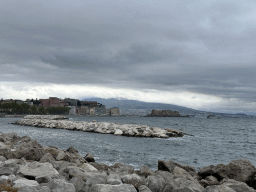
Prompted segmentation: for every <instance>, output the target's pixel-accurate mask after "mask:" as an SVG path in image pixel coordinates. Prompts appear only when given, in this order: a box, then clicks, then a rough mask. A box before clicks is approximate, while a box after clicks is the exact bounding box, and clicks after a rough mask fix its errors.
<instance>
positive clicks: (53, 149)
mask: <svg viewBox="0 0 256 192" xmlns="http://www.w3.org/2000/svg"><path fill="white" fill-rule="evenodd" d="M44 151H45V153H50V154H52V156H53V158H54V159H56V157H57V156H58V154H59V153H60V152H61V150H60V149H58V148H56V147H44Z"/></svg>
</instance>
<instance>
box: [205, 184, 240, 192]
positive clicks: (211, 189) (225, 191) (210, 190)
mask: <svg viewBox="0 0 256 192" xmlns="http://www.w3.org/2000/svg"><path fill="white" fill-rule="evenodd" d="M203 192H236V191H234V190H233V189H231V188H230V187H228V186H222V185H212V186H208V187H206V188H205V189H204V190H203ZM241 192H242V191H241ZM243 192H244V191H243Z"/></svg>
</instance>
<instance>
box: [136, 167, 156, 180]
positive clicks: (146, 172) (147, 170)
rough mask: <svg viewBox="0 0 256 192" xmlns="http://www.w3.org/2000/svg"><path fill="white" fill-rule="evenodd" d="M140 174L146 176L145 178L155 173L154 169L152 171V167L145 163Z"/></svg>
mask: <svg viewBox="0 0 256 192" xmlns="http://www.w3.org/2000/svg"><path fill="white" fill-rule="evenodd" d="M138 174H139V175H140V176H144V177H145V178H147V177H148V176H150V175H154V174H155V173H154V171H152V170H151V169H150V168H148V167H147V166H145V165H143V166H142V167H141V168H140V170H139V172H138Z"/></svg>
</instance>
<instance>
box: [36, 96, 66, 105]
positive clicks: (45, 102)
mask: <svg viewBox="0 0 256 192" xmlns="http://www.w3.org/2000/svg"><path fill="white" fill-rule="evenodd" d="M39 101H41V103H40V104H39V106H43V107H64V106H69V103H66V102H64V101H63V100H61V99H59V98H57V97H49V99H40V100H39Z"/></svg>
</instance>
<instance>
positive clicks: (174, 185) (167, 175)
mask: <svg viewBox="0 0 256 192" xmlns="http://www.w3.org/2000/svg"><path fill="white" fill-rule="evenodd" d="M155 176H157V177H162V178H163V179H164V180H165V182H166V183H168V186H166V188H167V187H168V188H173V189H175V188H178V187H179V186H180V185H179V183H177V182H176V181H175V180H174V176H173V174H171V173H170V172H168V171H160V170H158V171H156V172H155Z"/></svg>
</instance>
